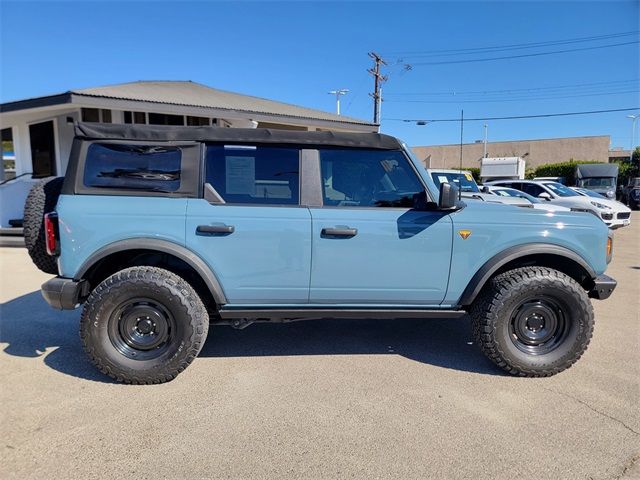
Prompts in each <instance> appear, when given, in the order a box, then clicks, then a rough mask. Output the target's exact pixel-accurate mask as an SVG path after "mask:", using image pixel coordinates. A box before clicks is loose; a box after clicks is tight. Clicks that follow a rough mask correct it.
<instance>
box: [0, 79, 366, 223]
mask: <svg viewBox="0 0 640 480" xmlns="http://www.w3.org/2000/svg"><path fill="white" fill-rule="evenodd" d="M74 121H84V122H103V123H138V124H150V125H188V126H201V125H213V126H219V127H236V128H238V127H239V128H255V127H264V128H277V129H290V130H305V131H307V130H335V131H350V132H376V131H378V126H377V125H375V124H373V123H371V122H367V121H364V120H358V119H355V118H349V117H345V116H339V115H335V114H332V113H328V112H323V111H320V110H313V109H310V108H305V107H300V106H297V105H291V104H287V103H282V102H276V101H273V100H267V99H264V98H258V97H252V96H248V95H241V94H237V93H232V92H227V91H222V90H216V89H214V88H210V87H207V86H206V85H202V84H199V83H194V82H189V81H140V82H132V83H124V84H119V85H112V86H105V87H96V88H85V89H80V90H70V91H68V92H65V93H61V94H58V95H50V96H46V97H38V98H29V99H25V100H17V101H13V102H6V103H3V104H0V127H1V130H2V148H3V152H2V158H3V162H2V163H3V165H2V166H3V168H2V170H1V171H0V227H6V226H8V224H9V221H10V220H20V219H22V210H23V206H24V200H25V198H26V196H27V193H28V192H29V189H30V188H31V185H32V184H33V183H34V182H36V181H38V179H39V178H44V177H49V176H62V175H64V172H65V170H66V168H67V161H68V158H69V152H70V149H71V143H72V141H73V122H74Z"/></svg>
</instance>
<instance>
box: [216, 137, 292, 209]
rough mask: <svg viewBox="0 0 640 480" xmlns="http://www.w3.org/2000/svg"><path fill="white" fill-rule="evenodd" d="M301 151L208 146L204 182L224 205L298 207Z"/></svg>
mask: <svg viewBox="0 0 640 480" xmlns="http://www.w3.org/2000/svg"><path fill="white" fill-rule="evenodd" d="M299 160H300V150H299V149H297V148H278V147H268V146H257V147H255V146H238V145H209V146H208V147H207V164H206V181H207V182H208V183H210V184H211V185H212V186H213V188H215V189H216V191H217V192H218V193H219V194H220V195H221V196H222V198H223V199H224V200H225V202H226V203H249V204H268V205H297V204H298V201H299V192H300V179H299V174H298V171H299V166H298V165H299Z"/></svg>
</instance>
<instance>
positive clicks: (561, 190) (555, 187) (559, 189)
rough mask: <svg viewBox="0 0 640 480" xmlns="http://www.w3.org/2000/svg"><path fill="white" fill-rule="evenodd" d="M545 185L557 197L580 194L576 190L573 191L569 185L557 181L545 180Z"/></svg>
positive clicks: (577, 195)
mask: <svg viewBox="0 0 640 480" xmlns="http://www.w3.org/2000/svg"><path fill="white" fill-rule="evenodd" d="M543 185H544V186H545V187H547V188H548V189H549V190H551V191H552V192H553V193H554V194H556V195H558V196H559V197H579V196H580V194H579V193H578V192H574V191H573V190H571V189H570V188H569V187H565V186H564V185H562V184H561V183H557V182H545V183H543Z"/></svg>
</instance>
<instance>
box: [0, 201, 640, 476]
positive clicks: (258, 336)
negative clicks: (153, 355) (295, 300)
mask: <svg viewBox="0 0 640 480" xmlns="http://www.w3.org/2000/svg"><path fill="white" fill-rule="evenodd" d="M0 267H1V278H0V281H1V283H2V284H1V288H0V302H3V303H2V304H1V305H0V317H1V320H0V321H1V324H0V350H1V351H0V411H1V413H0V419H1V423H0V451H1V452H2V455H1V457H0V477H1V478H3V479H7V480H8V479H30V478H38V479H42V478H82V479H91V478H99V479H112V478H113V479H116V478H117V479H123V478H138V479H147V478H148V479H160V478H169V479H179V478H188V479H214V478H232V479H258V478H260V479H278V478H286V479H291V478H308V479H325V478H326V479H328V478H355V479H373V478H394V479H395V478H397V479H418V478H420V479H425V478H437V479H451V478H460V479H474V480H478V479H509V480H511V479H516V478H523V479H533V478H535V479H554V480H555V479H573V478H575V479H615V478H640V466H639V465H640V460H639V459H640V214H638V212H634V214H633V216H632V225H631V226H630V227H628V228H624V229H621V230H618V231H617V232H616V240H615V253H614V259H613V262H612V264H611V266H610V268H609V270H608V272H607V273H608V274H609V275H611V276H613V277H614V278H616V279H617V280H618V288H617V290H616V291H615V292H614V294H613V296H612V297H611V298H610V299H609V300H606V301H594V305H595V310H596V328H595V333H594V336H593V339H592V341H591V345H590V346H589V349H588V350H587V352H586V353H585V355H584V356H583V358H582V359H580V360H579V361H578V362H577V363H576V364H575V365H574V366H573V367H572V368H570V369H569V370H567V371H565V372H563V373H561V374H559V375H556V376H554V377H551V378H544V379H524V378H513V377H510V376H508V375H506V374H504V373H503V372H502V371H501V370H499V369H497V368H496V367H494V366H493V365H492V364H491V363H490V362H489V361H488V360H486V359H485V358H484V357H483V356H482V354H481V353H480V352H479V350H478V348H477V347H476V345H474V344H473V343H472V341H471V336H470V329H469V320H468V319H467V318H463V319H459V320H395V321H365V320H331V321H309V322H299V323H291V324H283V325H266V324H258V325H252V326H250V327H248V328H247V329H245V330H240V331H238V330H234V329H232V328H231V327H214V328H212V329H211V330H210V332H209V338H208V340H207V343H206V345H205V347H204V349H203V351H202V353H201V354H200V356H199V357H198V358H197V359H196V360H195V362H194V363H193V364H192V365H191V366H190V367H189V368H188V369H187V370H186V371H185V372H184V373H182V374H181V375H180V376H179V377H178V378H177V379H176V380H175V381H173V382H170V383H168V384H164V385H157V386H129V385H122V384H118V383H113V382H112V381H110V379H109V378H107V377H105V376H103V375H102V374H100V373H99V372H98V371H97V370H95V369H94V368H93V367H92V366H91V364H90V363H89V362H88V360H87V359H86V357H85V355H84V353H83V351H82V347H81V344H80V340H79V337H78V321H79V317H80V312H79V311H65V312H58V311H54V310H52V309H50V308H49V307H48V305H46V304H45V302H44V300H43V299H42V298H41V296H40V292H39V287H40V284H41V283H42V282H43V281H45V280H46V279H48V278H49V276H48V275H45V274H42V273H41V272H39V271H37V270H36V268H35V267H34V266H33V265H32V264H31V262H30V260H29V258H28V255H27V253H26V251H25V250H24V249H20V248H2V249H0Z"/></svg>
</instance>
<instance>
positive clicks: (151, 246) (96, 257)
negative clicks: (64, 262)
mask: <svg viewBox="0 0 640 480" xmlns="http://www.w3.org/2000/svg"><path fill="white" fill-rule="evenodd" d="M125 250H155V251H158V252H162V253H167V254H169V255H173V256H175V257H177V258H179V259H180V260H182V261H184V262H185V263H186V264H188V265H189V266H191V267H192V268H193V269H194V270H195V271H196V272H197V273H198V275H200V277H201V278H202V280H203V281H204V283H205V284H206V285H207V287H208V288H209V291H210V292H211V295H212V296H213V299H214V300H215V302H216V304H218V305H224V304H225V303H227V297H226V296H225V294H224V290H223V289H222V285H221V284H220V282H219V281H218V277H216V275H215V273H214V272H213V271H212V270H211V268H210V267H209V266H208V265H207V264H206V263H205V261H204V260H202V258H200V257H199V256H198V255H196V254H195V253H194V252H192V251H191V250H189V249H188V248H186V247H183V246H181V245H178V244H176V243H173V242H170V241H168V240H161V239H158V238H128V239H125V240H119V241H116V242H113V243H110V244H108V245H105V246H104V247H102V248H100V249H99V250H97V251H95V252H94V253H92V254H91V255H90V256H89V257H88V258H87V259H86V260H85V261H84V262H83V263H82V265H81V266H80V268H79V269H78V271H77V272H76V274H75V276H74V280H76V281H80V280H82V279H83V277H84V275H86V273H87V272H88V271H89V269H90V268H91V267H93V266H94V265H95V264H96V262H98V261H100V260H102V259H103V258H106V257H108V256H109V255H112V254H114V253H117V252H122V251H125Z"/></svg>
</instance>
